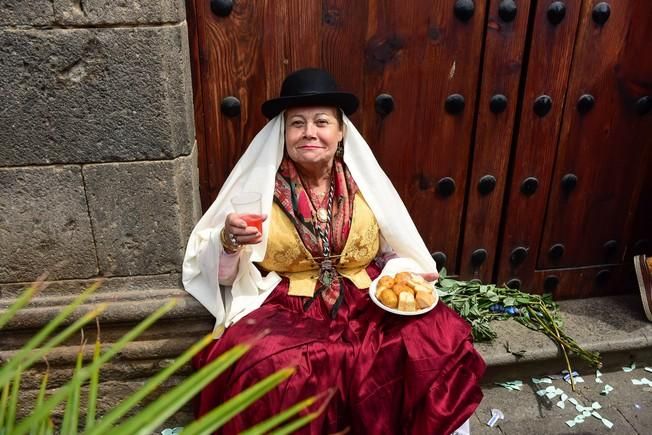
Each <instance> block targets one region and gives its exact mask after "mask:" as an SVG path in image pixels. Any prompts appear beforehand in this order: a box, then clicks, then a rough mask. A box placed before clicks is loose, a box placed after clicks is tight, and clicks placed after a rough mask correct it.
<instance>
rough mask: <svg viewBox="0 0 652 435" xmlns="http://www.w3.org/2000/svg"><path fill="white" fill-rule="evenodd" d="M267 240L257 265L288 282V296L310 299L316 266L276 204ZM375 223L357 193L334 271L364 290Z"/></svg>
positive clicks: (375, 236)
mask: <svg viewBox="0 0 652 435" xmlns="http://www.w3.org/2000/svg"><path fill="white" fill-rule="evenodd" d="M270 217H271V221H270V225H269V238H268V240H267V250H266V252H265V258H264V259H263V261H261V262H260V263H259V265H260V266H261V267H262V268H263V269H265V270H267V271H274V272H276V273H278V274H279V275H282V276H286V277H288V279H289V280H290V289H289V291H288V294H290V295H292V296H309V297H310V296H312V295H313V293H314V291H315V284H316V283H317V278H318V276H319V265H318V264H317V262H316V261H315V260H314V259H313V258H312V255H311V254H310V252H309V251H308V250H307V249H306V247H305V245H304V244H303V242H302V241H301V238H300V237H299V233H297V230H296V228H295V227H294V224H293V223H292V221H291V220H290V218H288V217H287V215H286V214H285V213H284V212H283V210H282V209H281V207H280V206H278V205H277V204H276V203H273V204H272V212H271V216H270ZM379 236H380V231H379V228H378V222H376V218H375V217H374V214H373V213H372V211H371V209H370V208H369V206H368V205H367V203H366V202H365V200H364V198H363V197H362V195H360V193H357V194H356V196H355V198H354V200H353V217H352V219H351V230H350V231H349V237H348V239H347V241H346V244H345V245H344V249H342V255H341V257H340V261H339V263H338V264H337V265H336V269H337V271H338V272H339V273H340V274H341V275H342V276H344V277H346V278H348V279H350V280H351V281H352V282H353V284H354V285H355V286H356V287H358V288H360V289H365V288H368V287H369V284H371V279H370V278H369V275H368V274H367V271H366V267H367V266H368V265H369V263H371V261H372V260H373V259H374V258H375V257H376V254H377V253H378V249H379V247H380V237H379Z"/></svg>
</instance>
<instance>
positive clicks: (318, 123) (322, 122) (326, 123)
mask: <svg viewBox="0 0 652 435" xmlns="http://www.w3.org/2000/svg"><path fill="white" fill-rule="evenodd" d="M317 125H328V120H327V119H318V120H317Z"/></svg>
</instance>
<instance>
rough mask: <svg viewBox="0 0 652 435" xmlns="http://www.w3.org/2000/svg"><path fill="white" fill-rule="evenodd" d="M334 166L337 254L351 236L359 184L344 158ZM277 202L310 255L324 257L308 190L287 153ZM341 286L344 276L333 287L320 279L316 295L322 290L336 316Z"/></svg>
mask: <svg viewBox="0 0 652 435" xmlns="http://www.w3.org/2000/svg"><path fill="white" fill-rule="evenodd" d="M333 167H334V168H333V177H334V179H333V189H334V190H333V193H334V197H333V211H332V220H331V231H330V235H329V245H330V250H331V255H333V256H337V255H340V254H341V253H342V249H344V245H345V244H346V240H347V238H348V237H349V230H350V229H351V218H352V216H353V200H354V199H355V194H356V193H357V191H358V186H357V185H356V184H355V181H354V180H353V177H352V176H351V174H350V173H349V170H348V169H347V167H346V165H345V164H344V162H343V161H342V160H341V159H340V158H335V160H334V162H333ZM274 201H276V203H277V204H278V205H279V206H280V207H281V209H282V210H283V211H284V212H285V213H286V214H287V216H288V217H289V218H290V220H291V221H292V223H293V224H294V227H295V228H296V230H297V233H298V234H299V237H300V238H301V240H302V241H303V244H304V245H305V246H306V248H307V249H308V251H309V252H310V254H311V255H312V256H313V257H314V258H319V257H323V255H324V251H323V246H322V241H321V238H320V237H319V236H318V235H317V231H316V230H315V227H314V226H313V222H312V208H311V206H310V199H309V198H308V192H306V189H305V188H304V186H303V184H302V182H301V178H300V177H299V173H298V172H297V168H296V166H295V164H294V162H293V161H292V160H291V159H290V158H288V157H287V155H286V156H284V158H283V161H282V162H281V166H280V167H279V169H278V171H277V172H276V184H275V188H274ZM338 261H339V259H338V257H335V259H334V260H333V264H337V262H338ZM318 262H319V261H318ZM340 287H341V283H340V279H334V280H333V281H332V283H331V284H330V285H329V286H323V285H321V283H320V282H319V281H318V283H317V289H316V292H315V295H316V294H318V293H321V295H322V297H323V299H324V300H325V301H326V303H327V304H328V306H333V308H334V310H333V315H334V314H335V311H336V310H337V308H338V307H339V303H340V302H341V299H342V295H341V293H340ZM313 300H314V298H313V299H311V300H309V301H308V302H307V304H306V308H307V307H308V306H309V305H310V303H312V301H313Z"/></svg>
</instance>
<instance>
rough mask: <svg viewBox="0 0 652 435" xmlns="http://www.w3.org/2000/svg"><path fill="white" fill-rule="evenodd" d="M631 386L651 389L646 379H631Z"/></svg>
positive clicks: (649, 382) (650, 382)
mask: <svg viewBox="0 0 652 435" xmlns="http://www.w3.org/2000/svg"><path fill="white" fill-rule="evenodd" d="M632 384H634V385H649V386H650V387H652V381H651V380H649V379H648V378H641V379H632Z"/></svg>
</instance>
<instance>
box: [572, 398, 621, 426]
mask: <svg viewBox="0 0 652 435" xmlns="http://www.w3.org/2000/svg"><path fill="white" fill-rule="evenodd" d="M568 401H569V402H570V403H572V404H573V405H575V409H576V410H577V412H579V414H578V415H577V416H576V417H575V418H574V419H573V420H567V421H566V425H568V426H569V427H574V426H575V425H577V424H580V423H584V420H585V419H586V417H590V416H593V417H595V418H597V419H598V420H600V421H602V424H604V425H605V426H606V427H607V428H608V429H611V428H612V427H613V425H614V424H613V423H612V422H611V421H609V420H608V419H606V418H604V417H603V416H601V415H600V413H598V412H597V410H598V409H601V408H602V405H600V404H599V403H598V402H593V403H592V404H591V406H584V405H582V404H581V403H580V402H578V401H577V400H576V399H574V398H572V397H571V398H570V399H568Z"/></svg>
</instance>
